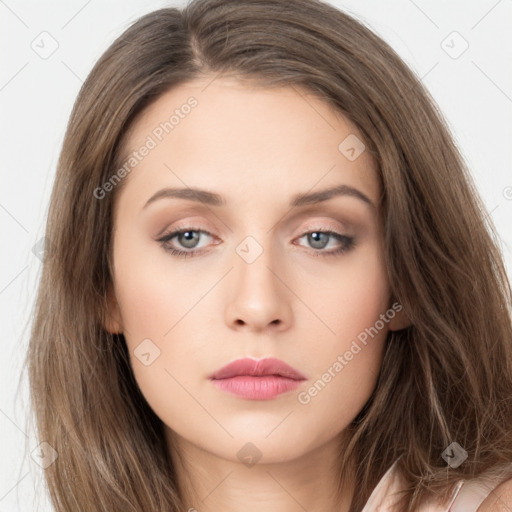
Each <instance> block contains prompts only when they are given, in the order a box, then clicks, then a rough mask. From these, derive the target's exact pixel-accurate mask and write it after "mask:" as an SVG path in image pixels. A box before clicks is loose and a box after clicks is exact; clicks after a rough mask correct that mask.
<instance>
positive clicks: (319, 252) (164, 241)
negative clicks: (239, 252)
mask: <svg viewBox="0 0 512 512" xmlns="http://www.w3.org/2000/svg"><path fill="white" fill-rule="evenodd" d="M189 231H192V232H196V233H204V234H206V235H209V236H213V235H211V233H209V232H208V231H205V230H204V229H199V228H192V227H191V228H187V229H178V230H175V231H172V232H170V233H168V234H166V235H164V236H162V237H161V238H159V239H158V240H157V241H158V242H160V243H161V246H162V247H163V249H164V250H165V251H167V252H169V253H170V254H171V255H172V256H178V257H183V258H187V257H194V256H199V255H201V254H202V253H203V252H204V250H194V249H192V250H190V251H182V250H180V249H174V248H173V247H170V246H169V245H168V244H169V242H170V241H171V240H172V239H173V238H174V237H175V236H176V235H181V234H183V233H187V232H189ZM312 233H321V234H325V235H330V236H331V237H334V238H335V239H336V240H338V241H339V242H342V243H343V244H344V245H342V246H340V247H338V248H337V249H334V250H332V249H331V250H330V251H324V250H323V249H311V250H312V251H313V255H314V256H341V255H342V254H343V253H345V252H348V251H350V250H351V249H353V248H354V247H355V238H354V237H350V236H345V235H341V234H340V233H336V232H335V231H330V230H325V231H322V230H318V229H315V230H313V231H308V232H306V233H304V234H303V235H302V236H300V237H299V238H303V237H304V236H306V235H310V234H312Z"/></svg>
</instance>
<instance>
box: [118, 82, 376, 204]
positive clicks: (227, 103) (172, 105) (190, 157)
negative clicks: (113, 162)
mask: <svg viewBox="0 0 512 512" xmlns="http://www.w3.org/2000/svg"><path fill="white" fill-rule="evenodd" d="M143 147H148V148H150V149H149V150H145V151H143V152H144V156H143V157H142V158H141V157H140V156H139V158H138V159H137V160H136V161H135V160H134V159H133V158H132V163H133V164H134V165H133V167H132V170H131V171H130V172H129V175H128V176H127V177H126V178H124V179H125V180H127V183H124V187H123V188H126V192H125V191H123V192H122V193H123V194H125V193H127V194H129V195H132V194H136V195H137V196H141V195H145V196H146V199H147V198H148V197H149V195H151V193H152V192H154V191H155V189H156V188H157V187H161V186H178V185H179V186H181V187H183V186H190V187H197V188H204V189H211V190H217V191H218V190H221V191H225V195H227V196H229V195H230V194H233V195H237V196H238V197H244V198H245V200H248V199H250V198H251V197H252V198H254V200H257V199H258V198H260V199H261V195H262V194H263V195H266V197H267V198H268V199H270V198H271V196H273V195H275V197H276V198H279V197H283V196H284V197H283V200H284V199H288V197H290V196H292V195H294V194H295V193H297V192H299V191H305V190H308V189H313V190H314V189H315V187H316V188H319V189H323V188H325V187H327V186H330V185H338V184H340V183H344V184H347V185H349V186H355V187H359V188H363V189H365V193H366V194H367V195H369V196H370V197H371V198H373V199H374V200H375V202H377V199H378V197H379V186H378V180H377V175H376V164H375V162H374V159H373V158H372V157H371V156H370V155H369V154H368V153H367V152H366V151H362V152H361V149H362V147H363V146H362V136H361V134H360V132H359V131H358V129H357V128H356V127H355V126H354V125H353V124H352V123H350V121H348V120H347V119H346V118H344V117H343V116H342V115H341V114H340V113H339V112H337V111H336V110H335V109H334V108H332V107H331V106H329V105H328V104H327V103H325V102H323V101H321V100H320V99H319V98H317V97H316V96H314V95H313V94H311V93H310V92H308V91H306V90H305V89H302V88H299V87H297V86H285V87H279V88H262V87H257V86H254V85H251V84H249V83H246V82H240V81H237V80H234V79H228V78H217V79H211V78H210V79H204V80H195V81H192V82H188V83H186V84H182V85H180V86H178V87H175V88H173V89H172V90H169V91H167V92H166V93H164V94H163V95H162V96H161V97H159V98H158V99H157V100H156V101H155V102H153V103H152V104H151V105H150V106H149V107H148V108H146V110H145V111H144V112H142V113H141V114H140V115H139V117H138V118H137V120H136V122H135V123H134V124H133V126H132V127H131V128H130V130H129V132H128V134H127V137H126V139H125V144H124V146H123V150H124V151H123V152H124V154H125V161H128V159H129V158H130V155H133V152H138V151H139V150H140V149H142V148H143ZM354 148H355V156H356V158H354V151H351V150H352V149H354ZM347 149H348V150H349V152H348V153H347ZM350 151H351V152H350ZM141 200H142V199H141ZM137 202H140V201H137Z"/></svg>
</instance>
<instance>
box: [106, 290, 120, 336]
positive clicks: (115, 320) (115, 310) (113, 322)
mask: <svg viewBox="0 0 512 512" xmlns="http://www.w3.org/2000/svg"><path fill="white" fill-rule="evenodd" d="M103 327H104V328H105V330H106V331H108V332H109V333H111V334H121V333H122V332H123V321H122V318H121V310H120V308H119V304H118V302H117V299H116V296H115V293H114V290H113V289H112V286H110V287H109V290H108V292H107V300H106V308H105V311H104V314H103Z"/></svg>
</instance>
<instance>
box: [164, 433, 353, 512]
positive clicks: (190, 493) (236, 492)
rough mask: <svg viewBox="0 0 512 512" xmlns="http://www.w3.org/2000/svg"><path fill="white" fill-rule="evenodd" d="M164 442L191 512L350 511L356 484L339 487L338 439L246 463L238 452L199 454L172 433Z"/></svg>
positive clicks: (349, 483)
mask: <svg viewBox="0 0 512 512" xmlns="http://www.w3.org/2000/svg"><path fill="white" fill-rule="evenodd" d="M167 438H168V441H169V443H168V444H169V449H170V454H171V458H172V461H173V464H174V467H175V469H176V474H177V476H178V487H179V491H180V495H181V497H182V500H183V502H184V504H185V505H186V508H185V510H187V511H189V512H194V510H196V511H197V512H221V511H222V512H235V511H236V512H239V511H240V510H244V512H260V511H261V510H262V509H263V510H265V511H266V512H297V510H322V511H324V512H348V511H349V508H350V502H351V500H352V496H353V493H354V485H355V482H354V481H350V482H344V483H343V485H342V488H341V492H340V490H339V489H338V485H339V484H338V478H339V460H338V454H339V440H338V439H333V440H331V441H329V442H328V443H326V444H324V445H322V446H320V447H318V448H316V449H314V450H312V451H307V452H304V453H303V454H302V455H301V456H300V457H298V458H295V459H293V460H282V461H278V462H272V463H260V462H257V463H256V464H254V465H250V464H251V463H250V460H249V459H247V462H246V463H243V462H241V461H240V460H238V458H237V457H236V454H235V457H234V458H225V457H222V456H219V455H217V454H214V453H212V452H209V451H206V450H203V449H202V448H200V447H198V446H196V445H194V444H192V443H190V442H188V441H186V440H185V439H184V438H182V437H180V436H178V435H177V434H176V433H175V432H172V433H171V432H169V431H168V433H167ZM235 451H236V450H235ZM248 451H249V452H250V450H248ZM352 474H353V473H352Z"/></svg>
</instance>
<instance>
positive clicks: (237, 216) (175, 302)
mask: <svg viewBox="0 0 512 512" xmlns="http://www.w3.org/2000/svg"><path fill="white" fill-rule="evenodd" d="M208 83H209V82H207V81H196V82H191V83H189V84H186V85H182V86H180V87H177V88H175V89H173V90H172V91H170V92H168V93H166V94H165V95H164V96H162V97H161V98H160V99H158V101H156V102H155V103H154V104H152V105H151V106H150V107H149V108H148V109H147V110H146V111H145V112H144V114H143V116H142V117H140V118H138V120H137V122H136V124H135V125H134V126H133V128H132V130H131V131H130V133H129V137H128V139H127V144H126V146H125V149H126V151H127V153H128V156H127V160H128V159H129V158H130V157H131V164H132V168H130V170H129V171H127V170H126V169H128V167H126V168H125V173H123V172H120V173H119V174H118V176H121V177H122V176H123V174H126V176H124V177H122V179H123V180H126V183H124V184H123V188H122V189H121V190H120V194H119V196H118V197H117V199H116V205H115V219H114V220H115V222H114V224H115V225H114V229H115V230H114V238H113V243H114V249H113V255H114V276H113V277H114V292H115V298H116V300H117V304H115V305H113V306H112V310H111V312H110V313H111V316H112V320H111V321H109V323H108V325H107V328H108V329H109V330H111V331H116V330H117V331H121V332H123V333H124V336H125V339H126V343H127V345H128V349H129V352H130V358H131V365H132V368H133V372H134V375H135V378H136V380H137V383H138V385H139V386H140V389H141V391H142V393H143V395H144V396H145V398H146V400H147V402H148V403H149V405H150V406H151V408H152V409H153V410H154V412H155V413H156V414H157V415H158V416H159V418H160V419H161V420H162V421H163V422H164V424H165V425H166V426H167V434H168V435H169V436H170V437H172V438H173V439H174V438H175V439H177V440H182V441H185V442H186V443H187V444H190V445H194V446H195V447H198V448H200V449H202V450H206V451H208V452H209V453H210V454H214V455H217V456H219V457H222V458H224V459H229V460H233V461H236V460H237V459H239V460H242V457H245V456H246V455H247V453H249V455H250V456H254V457H257V458H260V457H261V459H260V460H261V462H272V461H283V460H292V459H294V458H296V457H299V456H301V455H304V454H306V453H307V452H308V451H310V450H313V449H314V448H317V447H320V446H322V445H324V444H325V443H327V442H329V441H333V440H334V438H335V436H337V434H339V433H341V432H342V431H343V430H344V429H345V428H346V427H347V425H348V424H349V423H350V422H351V421H352V420H353V419H354V417H355V416H356V415H357V414H358V413H359V411H360V410H361V408H362V407H363V406H364V404H365V403H366V401H367V400H368V398H369V397H370V394H371V393H372V390H373V389H374V386H375V383H376V379H377V375H378V372H379V367H380V364H381V359H382V355H383V348H384V342H385V338H386V334H387V331H388V330H389V329H390V328H393V324H394V322H396V321H397V319H396V318H395V320H393V321H389V320H390V317H392V316H394V313H395V311H394V310H393V309H390V308H391V306H392V304H391V303H390V301H389V283H388V281H387V275H386V268H385V266H384V260H383V247H382V239H381V233H380V232H379V229H378V226H379V223H378V215H377V208H376V207H377V203H378V198H379V195H380V190H379V185H378V180H377V174H376V172H377V171H376V167H375V163H374V162H373V160H372V159H371V157H370V155H369V154H368V153H367V152H366V151H364V147H363V146H361V145H360V144H361V139H362V136H361V135H360V133H359V132H358V131H357V130H356V129H355V127H354V126H353V125H351V124H350V123H348V122H347V121H345V120H344V119H343V118H342V117H341V116H339V115H336V114H335V113H334V112H333V110H332V109H331V108H330V107H328V106H327V105H326V104H324V103H323V102H321V101H319V100H318V99H316V98H314V97H313V96H311V95H308V94H307V93H306V92H305V91H303V90H300V92H299V89H296V88H291V87H286V88H281V89H273V90H263V89H255V88H252V87H250V86H249V85H244V84H242V83H240V82H237V81H229V80H227V79H220V78H219V79H216V80H214V81H213V82H210V83H209V85H208ZM143 148H146V149H143ZM133 152H136V153H135V154H134V153H133ZM116 171H117V170H116ZM112 183H114V181H112V182H111V186H113V185H112ZM341 187H343V188H341ZM336 188H338V189H339V191H340V193H327V192H325V191H327V190H332V189H336ZM108 189H109V186H108V185H106V187H104V190H108ZM166 190H167V192H165V191H166ZM171 190H175V191H179V192H176V193H172V192H170V191H171ZM199 191H202V192H199ZM107 193H113V192H112V191H108V192H107ZM297 198H299V199H297ZM177 230H182V231H184V232H185V233H182V234H181V235H180V234H178V235H175V236H172V237H170V236H169V234H171V233H172V232H173V231H177ZM322 232H324V233H322ZM325 232H332V233H335V234H334V235H329V234H328V233H325ZM166 237H167V240H166V241H162V239H164V238H166ZM173 251H183V253H185V254H186V255H185V254H182V255H179V254H176V253H173ZM113 302H115V301H113ZM241 358H250V359H253V360H259V359H263V358H277V359H279V360H281V361H283V362H285V363H287V364H288V365H290V366H291V367H293V368H295V369H296V370H297V371H298V372H299V373H300V374H301V375H302V377H303V380H293V379H289V378H285V377H278V376H274V377H269V376H266V377H264V376H259V377H257V376H252V377H248V376H246V377H237V378H235V377H234V378H232V379H224V382H220V379H219V380H217V381H213V380H211V379H210V378H209V377H210V376H211V374H213V373H214V372H217V371H218V370H219V369H220V368H221V367H223V366H224V365H226V364H228V363H230V362H232V361H234V360H236V359H241ZM268 373H277V370H275V369H274V370H272V369H270V370H268ZM258 379H259V380H258ZM235 390H239V392H240V393H241V394H235V393H234V391H235ZM247 443H252V445H249V444H247ZM244 450H245V451H244Z"/></svg>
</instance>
